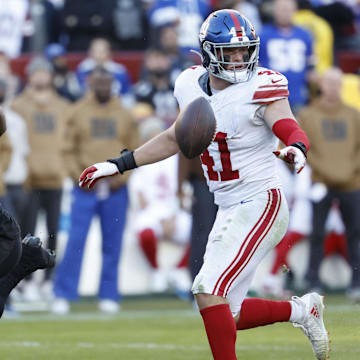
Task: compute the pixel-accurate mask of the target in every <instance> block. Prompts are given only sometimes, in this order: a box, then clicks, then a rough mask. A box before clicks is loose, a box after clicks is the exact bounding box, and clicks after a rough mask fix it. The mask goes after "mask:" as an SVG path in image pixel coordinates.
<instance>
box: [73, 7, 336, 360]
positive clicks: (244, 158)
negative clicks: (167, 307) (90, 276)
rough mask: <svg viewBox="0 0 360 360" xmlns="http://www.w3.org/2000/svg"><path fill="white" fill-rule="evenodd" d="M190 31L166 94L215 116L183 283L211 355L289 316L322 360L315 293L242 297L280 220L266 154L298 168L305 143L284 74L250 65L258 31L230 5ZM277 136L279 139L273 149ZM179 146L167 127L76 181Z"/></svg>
mask: <svg viewBox="0 0 360 360" xmlns="http://www.w3.org/2000/svg"><path fill="white" fill-rule="evenodd" d="M199 38H200V49H201V57H202V66H197V67H192V68H190V69H187V70H185V71H184V72H183V73H182V74H181V75H180V76H179V77H178V79H177V81H176V84H175V90H174V94H175V97H176V98H177V100H178V103H179V106H180V109H184V108H185V107H186V105H187V104H189V103H190V102H191V101H193V100H194V99H196V98H197V97H199V96H202V97H204V98H206V99H207V100H208V101H209V103H210V104H211V106H212V108H213V110H214V113H215V115H216V120H217V134H216V136H215V139H214V141H213V142H212V143H211V144H210V146H209V147H208V148H207V149H206V150H205V151H204V152H203V154H202V155H201V161H202V167H203V170H204V175H205V177H206V179H207V182H208V185H209V188H210V190H211V191H212V192H213V193H214V197H215V202H216V204H217V205H218V206H219V210H218V213H217V217H216V220H215V223H214V226H213V229H212V231H211V233H210V235H209V240H208V244H207V248H206V253H205V257H204V264H203V266H202V268H201V270H200V272H199V274H198V275H197V277H196V278H195V280H194V283H193V287H192V292H193V294H194V295H195V298H196V301H197V303H198V305H199V309H200V313H201V315H202V318H203V321H204V325H205V329H206V333H207V337H208V340H209V343H210V347H211V350H212V353H213V357H214V359H215V360H234V359H236V353H235V342H236V330H243V329H249V328H253V327H257V326H263V325H268V324H272V323H276V322H284V321H290V322H292V323H293V324H294V325H295V326H296V327H300V328H301V329H302V330H303V331H304V333H305V334H306V335H307V337H308V338H309V340H310V341H311V345H312V348H313V351H314V353H315V356H316V358H317V359H326V357H327V356H328V350H329V345H328V334H327V331H326V329H325V326H324V322H323V308H324V305H323V298H322V297H321V296H320V295H319V294H317V293H309V294H306V295H304V296H303V297H295V296H294V297H293V298H292V300H290V301H271V300H264V299H258V298H251V299H245V296H246V294H247V291H248V289H249V286H250V283H251V280H252V278H253V276H254V273H255V270H256V268H257V267H258V265H259V264H260V262H261V260H262V259H263V258H264V257H265V256H266V254H268V252H269V251H270V250H272V249H273V248H274V247H275V246H276V245H277V244H278V243H279V242H280V240H281V238H282V237H283V236H284V234H285V232H286V229H287V226H288V221H289V213H288V206H287V203H286V200H285V197H284V195H283V191H282V189H281V182H280V179H279V177H278V175H277V170H276V164H275V160H276V158H275V156H274V154H275V155H276V156H278V157H279V158H280V159H282V160H285V161H286V162H288V163H291V164H293V165H294V167H295V170H296V172H300V171H301V170H302V168H303V167H304V166H305V163H306V153H307V151H308V148H309V142H308V138H307V136H306V134H305V133H304V132H303V131H302V130H301V128H300V127H299V126H298V123H297V122H296V120H295V117H294V115H293V113H292V111H291V109H290V106H289V102H288V99H287V98H288V95H289V92H288V83H287V79H286V78H285V77H284V76H283V75H282V74H281V73H279V72H276V71H272V70H270V69H266V68H262V67H258V66H257V62H258V55H259V44H260V40H259V37H258V36H257V35H256V33H255V30H254V27H253V26H252V24H251V23H250V22H249V20H247V19H246V18H245V17H244V16H243V15H241V14H240V13H239V12H237V11H234V10H226V9H224V10H219V11H216V12H214V13H212V14H210V15H209V17H208V18H207V19H206V20H205V22H204V23H203V25H202V27H201V30H200V36H199ZM278 139H280V140H281V141H282V142H283V143H284V144H285V145H286V147H285V148H283V149H282V150H280V151H277V150H276V149H277V144H278ZM178 151H179V147H178V145H177V143H176V139H175V127H174V126H172V127H170V128H169V129H167V130H166V131H164V132H163V133H161V134H160V135H158V136H157V137H155V138H153V139H152V140H150V141H149V142H147V143H145V144H144V145H143V146H141V147H140V148H138V149H136V150H135V151H124V152H122V155H121V156H120V157H119V158H116V159H110V160H108V161H107V162H102V163H97V164H95V165H93V166H90V167H89V168H87V169H85V170H84V172H83V173H82V174H81V176H80V179H79V184H80V186H83V187H84V186H87V185H88V186H89V187H92V186H93V185H94V183H95V182H96V181H97V180H98V179H99V178H101V177H104V176H112V175H115V174H118V173H123V172H124V171H126V170H129V169H133V168H135V167H137V166H142V165H145V164H149V163H153V162H157V161H159V160H162V159H165V158H167V157H169V156H171V155H174V154H175V153H177V152H178ZM204 216H205V214H204Z"/></svg>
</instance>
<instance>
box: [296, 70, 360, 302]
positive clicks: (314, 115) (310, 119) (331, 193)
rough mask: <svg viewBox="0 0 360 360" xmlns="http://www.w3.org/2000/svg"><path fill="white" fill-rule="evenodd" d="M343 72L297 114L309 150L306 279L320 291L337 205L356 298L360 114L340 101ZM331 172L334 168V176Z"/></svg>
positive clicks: (359, 292) (359, 290)
mask: <svg viewBox="0 0 360 360" xmlns="http://www.w3.org/2000/svg"><path fill="white" fill-rule="evenodd" d="M341 82H342V73H341V71H340V70H339V69H337V68H331V69H329V70H328V71H326V72H325V73H324V75H323V77H322V79H321V82H320V90H321V96H320V98H319V99H318V100H316V101H314V102H313V103H312V104H311V105H310V106H308V107H306V108H304V109H303V110H302V111H301V113H299V117H298V118H299V121H300V122H301V124H302V127H303V129H304V130H305V131H306V133H307V134H308V136H309V140H310V143H311V144H312V149H311V151H310V153H309V158H308V161H309V164H310V166H311V168H312V182H313V185H312V193H313V199H312V207H313V226H312V234H311V236H310V263H309V268H308V272H307V274H306V279H307V280H308V282H309V287H310V288H317V287H321V286H322V284H321V282H320V280H319V267H320V264H321V261H322V259H323V257H324V254H323V241H324V224H325V220H326V218H327V215H328V212H329V209H330V207H331V205H332V204H333V202H334V201H335V200H336V201H338V203H339V210H340V212H341V215H342V218H343V221H344V225H345V230H346V237H347V241H348V256H349V263H350V266H351V268H352V279H351V284H350V288H349V292H348V294H349V296H350V297H351V298H353V299H357V300H359V299H360V251H359V249H360V222H359V219H360V113H359V112H358V111H357V110H355V109H354V108H351V107H349V106H347V105H345V104H343V103H342V101H341V95H340V92H341ZM334 169H336V170H335V171H334Z"/></svg>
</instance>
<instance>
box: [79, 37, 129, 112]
mask: <svg viewBox="0 0 360 360" xmlns="http://www.w3.org/2000/svg"><path fill="white" fill-rule="evenodd" d="M97 66H103V67H104V68H105V69H106V70H107V71H108V72H110V73H111V74H112V75H113V83H112V93H113V94H115V95H118V96H119V95H120V96H121V101H122V103H123V104H124V106H126V107H127V108H130V107H132V106H133V104H134V97H133V94H132V89H131V80H130V75H129V72H128V70H127V69H126V67H125V66H124V65H122V64H119V63H117V62H114V61H112V60H111V46H110V43H109V42H108V41H107V40H106V39H102V38H96V39H94V40H92V42H91V44H90V48H89V56H88V57H87V58H86V59H85V60H83V61H82V62H81V63H80V64H79V66H78V67H77V70H76V75H77V78H78V81H79V83H80V86H81V88H82V90H83V92H85V91H86V90H87V87H88V84H87V81H86V79H87V77H88V75H89V74H90V73H91V72H92V71H93V70H94V69H95V68H96V67H97Z"/></svg>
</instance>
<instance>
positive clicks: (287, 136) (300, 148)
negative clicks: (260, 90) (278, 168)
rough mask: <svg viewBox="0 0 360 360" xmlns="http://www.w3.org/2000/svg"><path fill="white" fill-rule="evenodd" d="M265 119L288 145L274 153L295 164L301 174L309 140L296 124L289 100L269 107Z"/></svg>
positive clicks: (283, 100)
mask: <svg viewBox="0 0 360 360" xmlns="http://www.w3.org/2000/svg"><path fill="white" fill-rule="evenodd" d="M264 119H265V122H266V123H267V124H268V125H269V127H270V128H271V129H272V131H273V133H274V134H275V135H276V136H277V137H278V138H279V139H280V140H281V141H282V142H283V143H284V144H285V145H286V147H285V148H284V149H281V150H278V151H274V154H275V155H276V156H277V157H279V158H280V159H282V160H284V161H286V162H287V163H289V164H293V165H294V168H295V170H296V172H297V173H299V172H300V171H301V170H302V169H303V168H304V166H305V164H306V153H307V151H308V150H309V140H308V138H307V136H306V134H305V132H304V131H303V130H302V129H301V128H300V126H299V124H298V123H297V122H296V120H295V117H294V115H293V113H292V111H291V108H290V105H289V102H288V100H287V99H282V100H278V101H275V102H273V103H271V104H269V105H267V107H266V110H265V114H264Z"/></svg>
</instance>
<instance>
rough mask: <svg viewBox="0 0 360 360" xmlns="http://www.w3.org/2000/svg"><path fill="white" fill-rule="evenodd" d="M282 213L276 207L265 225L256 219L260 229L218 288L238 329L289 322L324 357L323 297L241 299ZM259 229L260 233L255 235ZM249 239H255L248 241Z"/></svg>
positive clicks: (276, 238)
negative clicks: (229, 308) (224, 296)
mask: <svg viewBox="0 0 360 360" xmlns="http://www.w3.org/2000/svg"><path fill="white" fill-rule="evenodd" d="M247 210H248V211H247V213H250V212H251V209H247ZM285 213H286V209H284V208H283V207H282V206H280V209H279V212H278V214H277V216H274V217H273V220H270V223H269V224H267V222H266V220H264V221H263V222H261V221H260V225H259V229H261V228H262V225H261V223H263V224H264V226H263V230H260V231H259V232H257V231H256V232H254V234H253V235H250V237H249V240H248V241H247V242H246V246H244V250H243V252H242V255H240V254H239V257H238V261H237V262H236V264H237V265H234V266H233V268H232V269H229V270H228V272H227V273H226V274H224V276H223V280H222V282H221V283H220V284H219V285H218V289H219V290H218V291H219V292H221V291H223V292H224V294H225V295H226V296H227V298H228V300H229V302H230V307H231V311H232V313H233V314H234V315H235V321H236V327H237V329H238V330H244V329H250V328H254V327H258V326H264V325H270V324H273V323H277V322H286V321H290V322H292V323H293V324H294V325H296V326H298V327H301V328H302V329H303V331H304V332H305V334H306V335H307V336H308V338H309V340H310V341H311V344H312V347H313V350H314V352H315V354H316V356H317V357H318V358H319V359H325V358H326V356H327V353H328V337H327V332H326V329H325V326H324V322H323V300H322V297H321V296H320V295H318V294H317V293H311V294H306V295H304V296H303V297H301V298H299V297H293V298H292V300H291V301H273V300H265V299H256V298H253V299H245V300H244V298H245V296H246V293H247V290H248V288H249V286H250V283H251V279H252V277H253V275H254V273H255V271H256V268H257V267H258V265H259V263H260V262H261V261H262V259H263V258H264V257H265V255H266V254H267V253H268V252H269V251H270V250H271V247H272V246H274V242H275V243H276V241H279V236H281V233H280V229H281V224H282V223H283V222H284V221H285V218H286V214H285ZM241 217H242V216H241V215H240V217H239V218H240V219H241ZM283 230H284V229H283ZM261 231H262V235H261V234H260V235H259V233H260V232H261ZM256 234H258V235H256ZM257 236H258V239H257ZM253 239H255V241H252V240H253Z"/></svg>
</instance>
